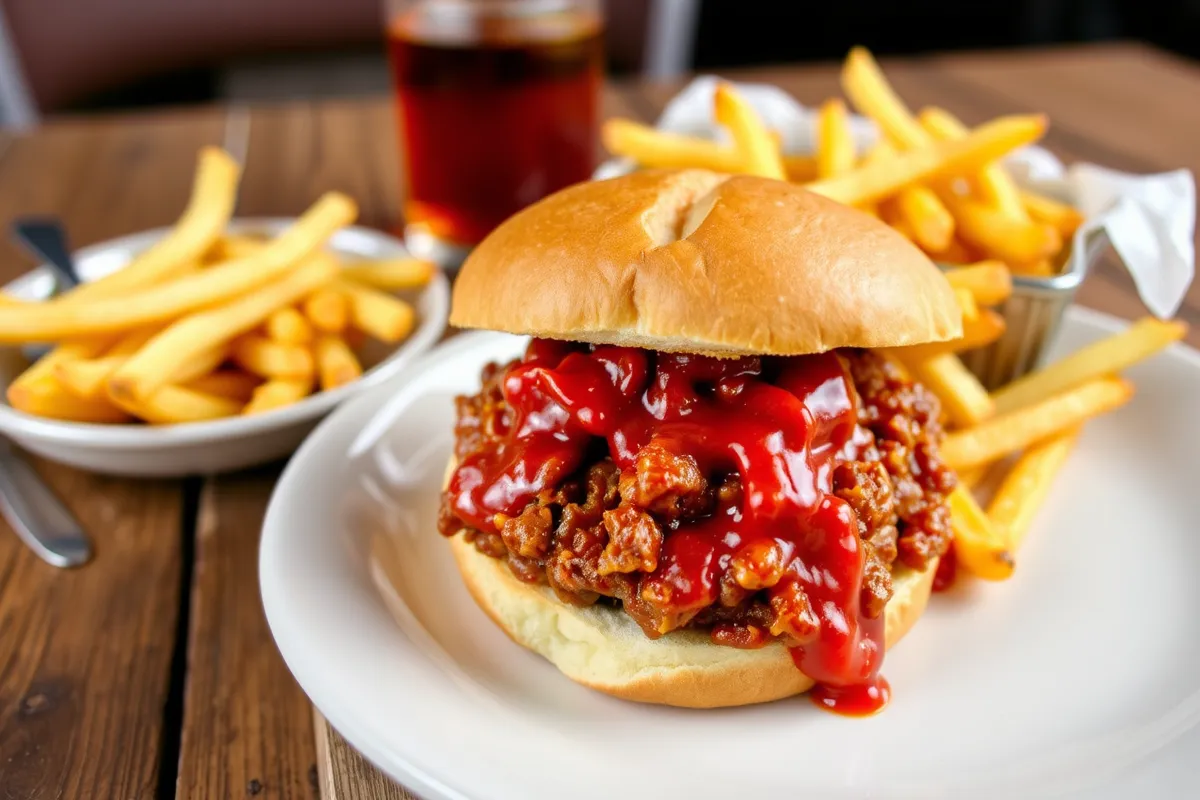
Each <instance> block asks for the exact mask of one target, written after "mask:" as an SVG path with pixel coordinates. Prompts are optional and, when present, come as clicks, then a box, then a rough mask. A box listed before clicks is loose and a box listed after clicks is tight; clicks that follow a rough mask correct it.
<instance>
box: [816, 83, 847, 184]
mask: <svg viewBox="0 0 1200 800" xmlns="http://www.w3.org/2000/svg"><path fill="white" fill-rule="evenodd" d="M853 167H854V139H853V138H851V135H850V119H849V117H848V116H847V115H846V104H845V103H843V102H842V101H841V100H838V99H836V98H834V99H832V100H826V101H825V102H824V103H822V104H821V108H820V110H819V111H818V112H817V177H818V178H831V177H833V176H834V175H840V174H842V173H843V172H846V171H847V170H850V169H852V168H853Z"/></svg>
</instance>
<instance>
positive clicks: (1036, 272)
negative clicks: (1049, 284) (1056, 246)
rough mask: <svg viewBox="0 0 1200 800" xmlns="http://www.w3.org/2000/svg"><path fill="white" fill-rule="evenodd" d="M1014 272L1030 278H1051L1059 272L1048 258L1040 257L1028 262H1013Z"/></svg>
mask: <svg viewBox="0 0 1200 800" xmlns="http://www.w3.org/2000/svg"><path fill="white" fill-rule="evenodd" d="M1012 269H1013V272H1014V273H1015V274H1017V275H1024V276H1025V277H1028V278H1049V277H1050V276H1052V275H1054V274H1056V273H1057V272H1058V270H1057V269H1055V268H1054V264H1053V263H1052V262H1051V261H1050V259H1048V258H1039V259H1038V260H1037V261H1033V262H1031V263H1028V264H1013V265H1012Z"/></svg>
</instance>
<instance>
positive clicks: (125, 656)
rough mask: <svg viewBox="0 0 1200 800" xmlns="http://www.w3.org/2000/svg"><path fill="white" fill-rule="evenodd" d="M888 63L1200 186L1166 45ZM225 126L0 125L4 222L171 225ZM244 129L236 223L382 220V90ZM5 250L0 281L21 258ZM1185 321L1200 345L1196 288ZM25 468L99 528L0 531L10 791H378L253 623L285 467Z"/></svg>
mask: <svg viewBox="0 0 1200 800" xmlns="http://www.w3.org/2000/svg"><path fill="white" fill-rule="evenodd" d="M885 66H886V68H887V72H888V75H889V77H891V78H892V79H893V80H894V82H895V84H896V86H897V88H898V89H899V90H900V92H901V94H902V95H903V96H904V97H905V98H906V99H907V100H908V101H909V102H910V103H912V104H913V105H914V106H921V105H926V104H932V103H936V104H939V105H944V106H946V107H948V108H949V109H951V110H953V111H955V112H956V113H958V114H960V115H961V116H962V117H963V118H964V119H965V120H966V121H967V122H969V123H976V122H979V121H981V120H983V119H985V118H988V117H992V116H995V115H997V114H1001V113H1006V112H1018V111H1032V110H1041V111H1048V112H1049V113H1050V116H1051V119H1052V122H1053V125H1052V128H1051V130H1050V133H1049V135H1048V137H1047V139H1046V144H1047V145H1048V146H1049V147H1050V148H1051V149H1052V150H1054V151H1056V152H1057V153H1058V154H1059V155H1060V156H1062V157H1063V158H1064V159H1066V160H1068V161H1070V160H1077V159H1085V160H1089V161H1094V162H1097V163H1101V164H1107V165H1111V166H1113V167H1116V168H1120V169H1126V170H1132V171H1136V172H1155V171H1160V170H1167V169H1172V168H1175V167H1189V168H1191V169H1192V170H1193V172H1196V173H1197V174H1200V145H1197V143H1196V138H1195V132H1196V131H1197V130H1200V104H1197V103H1196V102H1195V99H1196V98H1197V97H1200V69H1198V68H1197V67H1196V66H1195V65H1193V64H1190V63H1186V62H1183V61H1181V60H1178V59H1176V58H1173V57H1170V56H1167V55H1164V54H1162V53H1159V52H1156V51H1152V50H1149V49H1146V48H1143V47H1138V46H1115V47H1095V48H1087V49H1072V50H1054V51H1040V52H1023V53H997V54H972V55H954V56H937V57H930V58H922V59H913V60H905V61H896V62H889V63H887V64H886V65H885ZM737 77H738V78H745V79H753V80H764V81H769V82H772V83H776V84H778V85H780V86H782V87H783V88H784V89H786V90H787V91H789V92H791V93H792V94H793V95H795V96H796V97H797V98H799V99H800V100H801V101H804V102H807V103H815V102H817V101H819V100H821V99H823V98H825V97H827V96H829V95H830V94H832V93H833V92H835V91H836V86H837V68H836V66H835V65H829V66H823V67H813V68H807V67H806V68H791V67H783V68H772V69H760V70H754V71H749V72H744V73H740V74H738V75H737ZM677 88H678V84H676V85H670V86H647V85H640V84H639V85H630V84H622V85H610V86H609V87H608V88H607V89H606V93H605V111H606V113H608V114H610V115H613V114H621V115H626V116H634V117H640V118H643V119H652V118H653V117H654V116H655V115H656V114H657V113H658V111H659V110H660V109H661V107H662V104H663V102H664V101H665V100H666V99H667V98H668V97H669V96H670V95H671V94H672V93H673V92H674V91H675V90H676V89H677ZM229 113H230V111H229V109H223V108H202V109H195V110H191V109H189V110H176V111H167V112H155V113H151V114H138V115H133V114H128V115H119V116H111V117H100V118H97V117H88V118H80V119H65V120H61V121H55V122H52V123H50V124H48V125H47V126H45V127H44V128H42V129H41V130H39V131H37V132H35V133H32V134H29V135H23V136H11V135H10V136H0V220H8V219H10V218H12V217H13V216H16V215H18V214H31V213H50V214H57V215H60V216H61V217H63V218H64V219H65V220H66V223H67V225H68V226H69V228H70V231H71V234H72V237H73V239H74V242H75V243H76V244H78V245H83V244H87V243H90V242H95V241H99V240H102V239H107V238H109V237H113V236H118V235H121V234H125V233H129V232H131V231H137V230H141V229H144V228H149V227H153V226H157V225H165V224H168V223H170V222H171V221H172V220H173V219H174V217H175V216H176V215H177V214H178V212H179V210H180V209H181V208H182V207H183V205H184V201H185V199H186V197H187V194H188V189H189V186H190V182H191V177H192V169H193V163H194V157H195V153H196V150H197V148H199V147H200V146H201V145H203V144H211V143H220V142H221V141H222V135H223V131H224V127H225V121H226V119H227V116H228V114H229ZM251 120H252V123H251V134H250V147H249V155H248V164H247V167H246V172H245V179H244V183H243V188H242V191H241V199H240V205H239V213H240V214H244V215H249V216H255V215H291V214H296V213H298V212H300V211H301V210H302V209H304V208H305V207H306V206H307V205H308V204H309V203H310V202H311V201H312V200H313V199H314V198H316V197H317V195H318V194H319V193H321V192H322V191H324V190H326V189H334V188H336V189H341V190H344V191H347V192H349V193H350V194H351V195H353V196H354V197H356V198H357V199H358V201H359V202H360V204H361V206H362V209H363V221H364V222H365V224H368V225H377V226H381V227H387V226H390V225H391V224H392V223H394V222H395V221H396V219H397V218H398V215H399V208H400V204H399V196H398V187H399V185H400V182H399V180H398V177H397V169H398V168H397V157H396V152H395V137H394V133H393V125H392V116H391V108H390V104H389V101H388V100H387V99H386V98H375V99H370V100H364V101H353V102H336V103H334V102H323V103H320V104H311V103H290V104H285V105H281V106H271V107H262V108H253V109H251ZM0 247H2V248H3V253H2V257H0V278H3V279H4V280H8V279H10V278H12V277H14V276H16V275H17V274H19V273H20V272H22V271H24V270H26V269H27V268H28V267H29V266H30V264H29V261H28V260H27V259H26V258H24V257H23V256H22V255H19V254H18V253H17V252H16V251H15V250H14V249H12V248H11V246H10V245H8V244H3V245H0ZM1080 300H1081V301H1082V302H1083V303H1085V304H1087V305H1092V306H1095V307H1097V308H1100V309H1103V310H1105V311H1109V312H1112V313H1115V314H1118V315H1122V316H1126V317H1132V316H1135V315H1138V314H1140V313H1142V309H1141V306H1140V304H1139V303H1138V301H1137V299H1136V296H1135V295H1134V294H1133V292H1132V289H1131V286H1130V284H1129V281H1128V279H1127V278H1126V277H1125V276H1123V275H1122V274H1121V273H1119V272H1118V271H1117V270H1116V268H1114V267H1112V266H1111V265H1108V266H1104V267H1102V268H1101V269H1100V270H1099V271H1098V272H1097V273H1096V274H1094V275H1092V276H1091V277H1090V278H1089V279H1088V281H1087V283H1086V285H1085V286H1084V288H1083V290H1082V293H1081V294H1080ZM1181 316H1183V317H1184V318H1185V319H1187V320H1188V321H1190V322H1191V323H1192V325H1193V330H1192V333H1191V337H1190V338H1191V342H1192V344H1193V345H1200V286H1197V287H1194V288H1193V290H1192V292H1191V295H1190V296H1189V298H1188V302H1187V305H1186V307H1185V308H1184V309H1183V311H1182V313H1181ZM38 466H39V470H40V471H41V472H42V474H43V475H44V476H45V477H46V479H47V480H48V481H49V482H50V483H51V484H52V485H53V486H54V488H55V489H57V491H58V492H59V494H60V495H61V496H62V497H63V498H64V499H65V500H66V501H67V503H68V504H69V505H70V506H71V507H72V508H73V509H74V511H75V513H76V514H77V515H78V516H79V518H80V519H81V520H82V521H83V523H84V525H85V526H86V527H87V529H88V530H89V531H90V532H91V535H92V536H93V537H94V540H95V544H96V558H95V560H94V562H93V563H91V564H90V565H89V566H87V567H86V568H84V569H80V570H77V571H72V572H64V571H59V570H55V569H52V568H50V567H48V566H46V565H45V564H43V563H41V562H40V561H38V560H37V559H36V558H35V557H34V556H33V555H32V554H31V553H30V552H29V551H28V550H26V549H25V547H24V546H23V545H21V544H20V542H19V541H18V540H17V538H16V537H15V536H14V535H12V534H11V532H9V531H8V530H0V796H3V797H4V798H32V797H39V798H40V797H67V798H77V797H78V798H133V797H152V796H158V797H169V796H179V797H188V798H192V797H249V796H255V797H289V798H302V797H316V796H317V795H318V794H319V793H321V789H322V785H323V788H324V795H325V797H327V798H328V797H364V796H368V795H364V794H360V793H356V791H355V787H354V786H353V785H351V784H350V783H349V782H348V781H346V780H345V779H344V776H345V775H347V774H360V775H362V776H364V777H366V778H367V779H371V780H377V781H379V782H380V785H383V784H384V783H385V781H384V779H382V778H381V777H380V776H378V775H376V774H374V773H373V770H371V768H369V767H367V766H366V765H365V764H363V762H362V761H361V760H360V759H358V757H357V755H356V754H354V753H353V751H351V750H349V749H348V748H346V747H345V746H344V744H343V743H342V742H341V740H340V738H338V737H337V736H336V734H331V735H330V736H329V737H328V738H326V737H325V735H324V733H323V732H320V733H321V736H320V738H321V741H322V746H323V747H329V748H331V753H330V757H331V759H332V761H333V762H335V763H337V764H341V765H344V768H343V769H341V770H338V771H336V772H337V774H336V775H334V774H333V773H332V772H327V771H326V770H321V771H320V773H321V774H319V771H318V769H317V763H318V755H317V750H318V742H317V739H318V737H317V736H314V719H313V714H312V710H311V707H310V706H309V704H308V702H307V701H306V699H305V697H304V695H303V694H302V693H301V692H300V690H299V688H298V687H297V686H296V684H295V682H294V681H293V680H292V678H291V676H290V674H289V673H288V671H287V669H286V667H285V666H284V664H283V661H282V660H281V659H280V657H279V654H278V652H277V651H276V649H275V646H274V644H273V643H272V641H271V637H270V634H269V633H268V631H267V626H266V622H265V620H264V619H263V614H262V610H261V606H260V603H259V595H258V584H257V580H256V552H257V546H258V535H259V528H260V524H261V521H262V517H263V511H264V508H265V506H266V503H267V498H268V496H269V494H270V491H271V487H272V485H273V483H274V480H275V477H276V476H277V475H278V473H279V468H278V466H274V467H268V468H264V469H260V470H256V471H252V472H247V473H242V474H235V475H226V476H221V477H216V478H208V479H190V480H185V481H132V480H118V479H111V478H103V477H97V476H94V475H89V474H86V473H82V472H78V471H76V470H73V469H68V468H65V467H59V466H55V465H53V464H49V463H39V465H38ZM0 526H3V523H0ZM397 724H403V721H397ZM317 725H318V726H320V725H321V723H320V722H319V721H318V722H317ZM392 791H393V792H394V794H393V796H396V797H400V796H403V795H402V794H401V790H399V788H398V787H395V788H394V789H393V790H392ZM370 796H377V795H370Z"/></svg>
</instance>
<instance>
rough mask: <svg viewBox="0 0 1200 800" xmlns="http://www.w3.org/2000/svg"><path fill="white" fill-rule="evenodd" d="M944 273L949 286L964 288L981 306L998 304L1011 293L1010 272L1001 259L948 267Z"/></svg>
mask: <svg viewBox="0 0 1200 800" xmlns="http://www.w3.org/2000/svg"><path fill="white" fill-rule="evenodd" d="M945 275H946V280H948V281H950V285H951V286H953V287H955V288H956V289H966V290H967V291H968V292H970V293H971V294H972V295H973V296H974V297H975V302H976V303H978V304H979V305H981V306H995V305H999V304H1000V303H1003V302H1004V301H1005V300H1007V299H1008V296H1009V295H1010V294H1012V273H1010V272H1009V271H1008V267H1006V266H1005V265H1004V263H1003V262H1001V261H994V260H989V261H980V262H979V263H977V264H968V265H966V266H962V267H957V268H955V269H948V270H946V272H945Z"/></svg>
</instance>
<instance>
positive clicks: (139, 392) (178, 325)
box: [108, 254, 338, 400]
mask: <svg viewBox="0 0 1200 800" xmlns="http://www.w3.org/2000/svg"><path fill="white" fill-rule="evenodd" d="M337 271H338V266H337V263H336V262H334V261H333V259H331V258H328V257H325V256H324V255H323V254H317V255H314V256H312V257H311V258H309V259H308V260H307V261H306V262H305V263H304V264H302V265H301V266H299V267H298V268H296V269H295V270H293V271H292V272H290V273H288V274H286V275H285V276H284V277H283V278H281V279H279V280H278V281H276V282H274V283H271V284H267V285H266V286H263V287H260V288H259V289H257V290H256V291H254V292H252V293H250V294H248V295H245V296H244V297H241V298H238V299H237V300H234V301H233V302H231V303H228V304H226V305H224V306H221V307H218V308H213V309H210V310H208V311H199V312H196V313H195V314H192V315H190V316H187V317H184V318H183V319H180V320H177V321H176V322H174V323H172V324H171V325H170V326H168V327H167V328H166V329H165V330H164V331H163V332H162V333H160V334H158V335H157V336H155V337H154V338H153V339H151V340H150V342H149V343H148V344H147V345H146V346H145V347H143V348H142V349H141V350H140V351H138V352H137V354H136V355H134V356H132V357H131V358H130V359H129V360H128V361H127V362H125V364H124V365H123V366H122V367H121V368H120V369H118V370H117V371H116V372H115V373H113V374H112V376H111V377H110V378H109V380H108V384H109V385H108V391H109V394H110V395H116V396H120V397H127V398H130V399H134V400H138V399H144V398H146V397H148V396H149V395H150V394H151V393H152V392H153V391H154V390H155V389H157V388H158V387H160V386H163V385H165V384H167V383H170V382H171V381H172V380H173V379H174V377H175V373H176V371H177V370H178V369H179V367H180V365H181V364H183V363H186V361H187V360H188V359H190V358H194V357H195V356H196V355H198V354H200V353H203V352H204V351H206V350H208V349H209V348H212V347H216V346H218V345H220V344H222V343H225V342H229V341H232V340H233V339H234V338H236V337H238V336H240V335H241V334H243V333H246V332H247V331H250V330H252V329H253V328H255V327H256V326H258V325H260V324H262V322H263V320H265V319H266V318H267V317H268V316H270V314H271V312H272V311H274V310H275V309H277V308H283V307H284V306H288V305H291V304H293V303H295V302H296V301H298V300H299V299H300V298H302V297H305V296H306V295H309V294H311V293H312V292H313V291H314V290H316V289H317V288H319V287H320V286H323V285H325V284H327V283H328V282H329V281H330V280H332V279H333V277H334V276H335V275H336V274H337Z"/></svg>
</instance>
